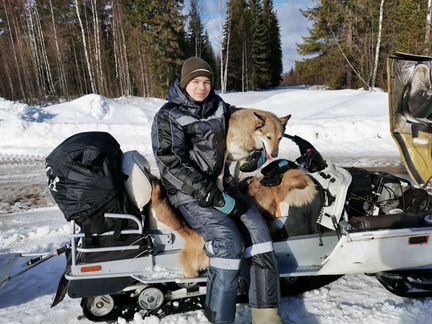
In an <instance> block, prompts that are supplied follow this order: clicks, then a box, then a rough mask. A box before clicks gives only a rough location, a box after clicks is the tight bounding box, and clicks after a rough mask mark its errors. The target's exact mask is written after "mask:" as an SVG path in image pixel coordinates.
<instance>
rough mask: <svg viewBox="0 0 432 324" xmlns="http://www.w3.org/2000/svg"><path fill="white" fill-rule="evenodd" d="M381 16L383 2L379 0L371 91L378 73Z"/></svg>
mask: <svg viewBox="0 0 432 324" xmlns="http://www.w3.org/2000/svg"><path fill="white" fill-rule="evenodd" d="M383 14H384V0H381V5H380V18H379V27H378V38H377V44H376V49H375V63H374V69H373V73H372V82H371V88H372V89H373V88H374V87H375V81H376V75H377V71H378V62H379V53H380V48H381V33H382V22H383Z"/></svg>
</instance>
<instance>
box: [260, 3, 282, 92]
mask: <svg viewBox="0 0 432 324" xmlns="http://www.w3.org/2000/svg"><path fill="white" fill-rule="evenodd" d="M263 23H264V25H265V27H266V32H267V37H268V38H269V41H268V44H269V51H270V53H269V65H270V71H269V72H270V80H271V82H270V85H271V86H272V87H276V86H278V85H279V83H280V81H281V75H282V69H283V66H282V45H281V37H280V27H279V21H278V19H277V16H276V13H275V11H274V9H273V1H272V0H264V7H263Z"/></svg>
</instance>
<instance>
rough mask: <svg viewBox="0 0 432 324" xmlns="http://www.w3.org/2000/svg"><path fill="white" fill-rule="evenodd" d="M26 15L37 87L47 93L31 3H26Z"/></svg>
mask: <svg viewBox="0 0 432 324" xmlns="http://www.w3.org/2000/svg"><path fill="white" fill-rule="evenodd" d="M26 16H27V29H28V36H29V42H30V52H31V55H32V60H33V67H34V70H35V76H36V77H35V81H36V87H37V88H38V91H42V92H43V93H46V89H45V77H44V73H43V70H42V64H41V63H40V59H39V53H38V49H37V41H36V30H35V25H34V22H33V13H32V11H31V7H30V6H29V5H26Z"/></svg>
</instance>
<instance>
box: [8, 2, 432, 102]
mask: <svg viewBox="0 0 432 324" xmlns="http://www.w3.org/2000/svg"><path fill="white" fill-rule="evenodd" d="M203 1H204V0H188V1H183V0H122V1H119V0H0V69H1V74H2V78H0V96H1V97H4V98H7V99H11V100H21V101H25V102H28V103H45V102H49V101H58V100H63V99H66V100H67V99H71V98H75V97H78V96H81V95H83V94H86V93H98V94H101V95H105V96H109V97H119V96H123V95H126V96H127V95H136V96H143V97H159V98H165V97H166V95H167V91H168V88H169V85H170V84H171V83H172V82H173V81H174V80H175V78H176V77H177V76H178V75H179V73H180V69H181V64H182V62H183V60H184V59H185V58H187V57H189V56H200V57H202V58H203V59H205V60H207V61H208V62H209V63H210V65H211V66H212V68H213V70H214V72H215V83H216V88H217V89H220V90H221V91H222V92H225V91H249V90H259V89H268V88H272V87H276V86H278V85H298V84H309V85H310V84H319V85H326V86H328V87H329V88H332V89H341V88H358V87H364V88H373V87H374V86H376V87H381V88H383V89H386V83H387V80H386V78H387V75H386V58H387V56H388V55H389V54H391V53H393V52H395V51H400V52H408V53H414V54H420V55H421V54H423V55H431V49H432V44H431V40H430V28H431V10H432V9H431V1H432V0H316V1H314V2H313V5H312V6H311V7H310V8H308V9H306V10H303V11H302V14H303V16H304V17H305V18H306V19H308V20H309V21H310V22H311V27H310V29H309V34H308V35H307V36H306V37H304V38H303V41H302V42H301V43H299V44H298V52H299V54H301V55H303V56H304V57H305V59H303V60H301V61H298V62H296V64H295V68H291V70H290V71H288V72H287V73H286V74H285V75H283V77H284V78H283V82H282V83H280V81H281V76H282V49H281V37H280V27H279V21H278V18H277V15H276V12H275V9H274V6H273V1H272V0H228V1H227V0H214V1H212V5H213V11H212V12H211V13H208V12H205V10H204V4H203ZM203 15H206V17H207V18H208V17H209V15H211V17H212V19H214V21H220V24H219V25H218V26H215V25H213V26H212V30H211V31H212V33H213V34H216V35H217V37H216V39H217V40H216V43H217V44H216V45H217V46H215V47H214V48H213V47H212V44H211V43H210V37H209V34H208V32H209V31H208V30H206V28H205V25H204V23H203ZM289 18H290V17H286V19H289ZM214 45H215V41H213V46H214Z"/></svg>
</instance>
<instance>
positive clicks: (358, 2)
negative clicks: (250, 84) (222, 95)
mask: <svg viewBox="0 0 432 324" xmlns="http://www.w3.org/2000/svg"><path fill="white" fill-rule="evenodd" d="M431 10H432V9H431V0H320V1H316V4H315V6H313V7H312V8H310V9H308V10H304V11H303V12H302V13H303V15H304V17H306V18H307V19H308V20H310V22H311V23H312V26H311V28H310V30H309V35H308V36H307V37H305V38H304V40H303V42H302V43H301V44H299V45H298V51H299V53H300V54H302V55H306V56H308V57H309V58H308V59H306V60H304V61H302V62H296V65H295V71H290V72H289V73H288V74H287V75H286V76H285V79H286V81H287V82H288V81H290V82H293V81H294V80H298V79H299V78H300V81H298V82H300V83H304V84H323V85H327V86H328V87H330V88H333V89H341V88H358V87H364V88H371V87H373V86H377V87H380V88H383V89H386V88H387V74H386V73H387V72H386V70H387V66H386V64H387V63H386V59H387V56H388V55H389V54H391V53H394V52H396V51H399V52H405V53H413V54H418V55H431V49H432V43H431V39H430V28H431Z"/></svg>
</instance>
